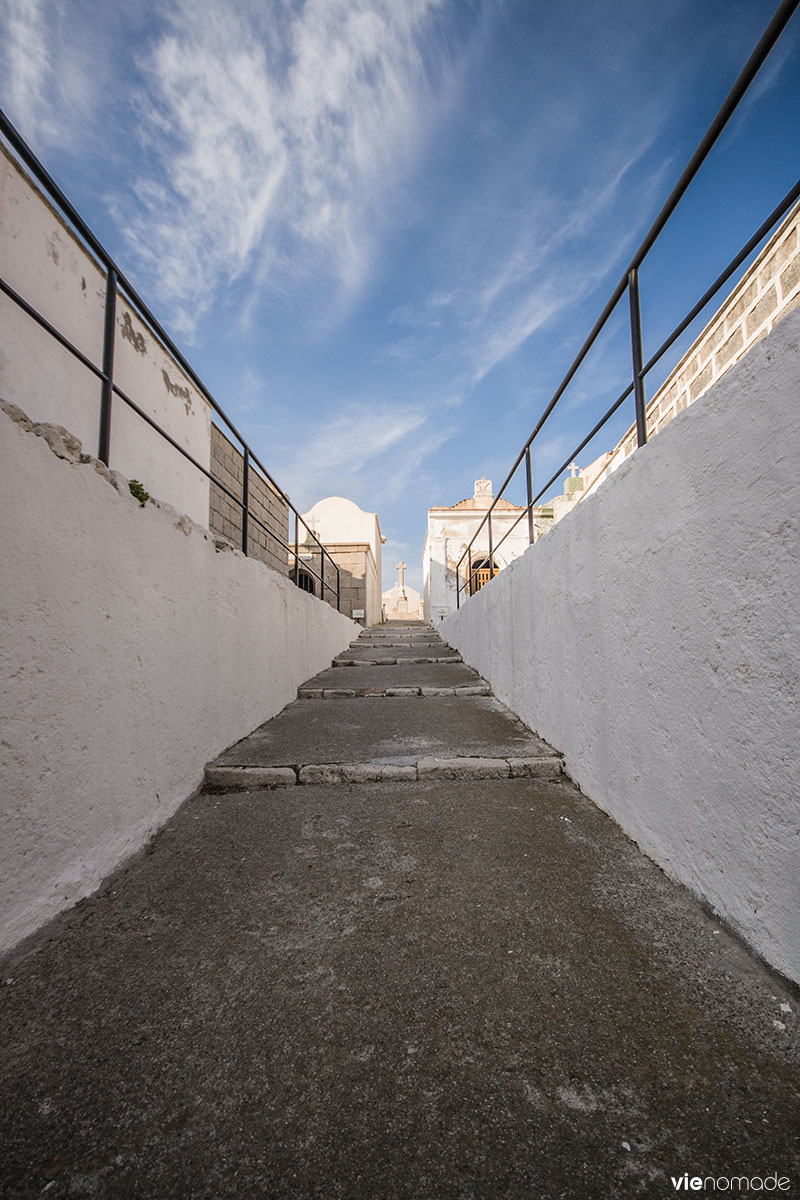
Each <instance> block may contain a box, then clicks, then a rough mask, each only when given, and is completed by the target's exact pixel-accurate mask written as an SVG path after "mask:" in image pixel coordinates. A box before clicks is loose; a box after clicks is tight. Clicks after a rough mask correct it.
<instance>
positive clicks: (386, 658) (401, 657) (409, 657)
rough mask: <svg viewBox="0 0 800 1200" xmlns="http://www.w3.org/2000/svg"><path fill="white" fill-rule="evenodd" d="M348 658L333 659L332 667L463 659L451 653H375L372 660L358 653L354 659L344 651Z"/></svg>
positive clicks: (456, 660) (388, 665)
mask: <svg viewBox="0 0 800 1200" xmlns="http://www.w3.org/2000/svg"><path fill="white" fill-rule="evenodd" d="M345 654H346V655H347V656H348V657H344V658H335V659H334V660H333V665H334V667H369V666H375V667H391V666H393V665H394V664H395V663H398V664H401V663H460V662H463V661H464V660H463V658H462V657H461V655H460V654H456V653H455V652H453V653H452V654H417V653H416V651H415V652H414V653H413V654H400V653H395V654H394V655H393V656H392V655H389V654H386V655H384V654H379V653H377V652H376V656H375V657H374V658H367V657H366V655H365V654H364V653H360V654H359V656H358V657H357V658H356V657H355V656H353V655H352V652H351V651H349V650H348V651H345Z"/></svg>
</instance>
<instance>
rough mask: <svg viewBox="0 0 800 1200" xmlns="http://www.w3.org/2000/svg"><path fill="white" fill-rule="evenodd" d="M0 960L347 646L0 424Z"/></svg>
mask: <svg viewBox="0 0 800 1200" xmlns="http://www.w3.org/2000/svg"><path fill="white" fill-rule="evenodd" d="M0 504H1V505H2V512H3V521H2V523H0V547H2V550H1V551H0V553H1V554H2V563H3V571H2V584H1V585H0V588H1V590H2V603H0V679H2V687H1V689H0V726H1V727H2V738H1V739H0V797H2V832H1V833H0V911H1V912H2V924H1V926H0V949H5V948H8V947H9V946H11V945H13V944H14V943H15V942H16V941H17V940H19V939H20V938H22V937H23V936H25V935H26V934H28V933H30V932H31V931H33V930H34V929H35V928H37V927H38V926H39V925H40V924H41V923H42V922H43V921H45V920H46V919H47V918H49V917H51V916H52V915H54V914H55V913H57V912H58V911H59V910H60V909H62V908H64V907H66V906H67V905H69V904H71V903H73V902H75V901H76V900H78V899H79V898H80V897H81V896H84V895H87V894H88V893H89V892H91V891H92V890H93V889H94V888H95V887H96V886H97V884H98V883H99V882H100V880H101V879H102V878H103V877H104V876H105V875H107V874H108V873H109V872H110V871H111V870H112V869H113V868H114V867H115V866H116V865H117V864H118V863H119V862H120V861H121V860H123V859H124V858H125V857H126V856H127V855H129V854H131V853H132V852H133V851H135V850H136V849H138V848H139V847H140V846H142V845H143V843H144V842H145V841H146V840H147V838H148V836H149V835H150V834H151V833H152V832H153V831H154V830H155V829H157V828H158V827H159V826H160V825H162V824H163V823H164V821H165V820H167V818H168V817H169V816H170V814H171V813H172V812H173V811H174V810H175V809H176V807H177V806H178V805H179V804H180V803H181V801H182V800H184V799H185V798H186V796H188V795H189V794H190V793H191V792H192V791H193V790H194V788H195V787H196V786H197V785H198V784H199V783H200V782H201V779H202V773H203V766H204V764H205V762H206V761H208V760H209V759H211V758H213V757H214V756H216V755H217V754H218V753H219V752H220V751H221V750H222V749H224V748H225V747H226V746H228V745H229V744H230V743H232V742H234V741H236V740H237V739H238V738H239V737H242V736H244V735H245V734H246V733H248V732H249V731H250V730H251V729H253V728H254V727H255V726H256V725H258V724H259V723H260V722H262V721H264V720H266V719H268V718H269V717H270V716H273V715H274V714H275V713H277V712H278V711H279V710H280V709H281V708H282V707H283V706H284V705H285V704H286V703H287V702H289V701H290V700H292V699H293V698H294V696H295V693H296V688H297V685H298V684H299V683H300V682H302V681H303V680H305V679H307V678H309V677H310V676H311V675H314V674H315V673H316V672H318V671H319V670H321V669H323V668H324V667H326V666H328V665H329V664H330V662H331V659H332V658H333V657H334V655H335V654H337V653H338V652H339V651H340V650H342V649H343V648H344V647H345V646H347V645H348V644H349V643H350V642H351V641H352V639H353V638H354V637H355V636H356V634H357V633H358V630H359V626H357V625H356V624H355V623H354V622H352V621H350V620H349V619H347V618H346V617H343V616H342V615H340V614H339V613H337V612H336V611H335V610H334V609H333V608H331V606H330V605H328V604H324V603H322V602H321V601H320V600H317V599H315V598H314V597H312V596H308V595H306V594H305V593H304V592H302V591H300V590H299V589H298V588H296V587H295V586H294V584H292V583H291V582H290V581H289V580H288V579H284V578H283V577H281V576H279V575H277V574H276V573H275V572H274V571H272V570H270V569H269V568H268V567H266V566H264V565H263V564H261V563H259V562H256V561H255V560H253V559H245V558H244V557H243V556H242V555H240V554H238V553H236V552H233V551H230V552H224V553H220V552H218V551H216V550H215V548H214V544H213V541H212V540H211V539H210V537H209V536H208V535H207V534H205V533H204V531H203V530H201V529H199V528H198V527H197V526H193V525H192V524H191V523H190V522H188V521H187V519H186V518H185V517H180V516H179V514H178V513H177V512H175V511H174V510H171V509H169V508H156V507H154V506H153V505H152V504H148V505H147V506H146V507H144V508H141V507H140V506H139V504H138V503H137V502H136V501H135V500H134V499H133V498H132V497H131V496H130V494H120V493H119V492H118V491H117V490H115V488H114V487H112V486H111V484H110V483H108V482H107V481H106V480H105V479H103V478H102V477H101V476H100V475H99V474H98V473H97V472H96V471H95V470H94V468H93V467H92V466H91V464H86V465H78V464H77V463H71V462H68V461H65V460H64V459H61V458H57V457H55V455H54V454H53V453H52V452H51V450H50V449H49V448H48V446H47V444H46V443H45V441H44V439H43V438H41V437H36V436H34V435H33V434H32V433H29V432H27V433H26V432H24V431H23V429H22V428H21V427H20V426H19V425H18V424H16V423H14V422H13V421H12V420H11V419H10V418H9V417H8V416H6V414H5V413H3V412H0Z"/></svg>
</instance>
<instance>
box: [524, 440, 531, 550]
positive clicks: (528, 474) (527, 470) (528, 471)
mask: <svg viewBox="0 0 800 1200" xmlns="http://www.w3.org/2000/svg"><path fill="white" fill-rule="evenodd" d="M525 485H526V487H527V489H528V543H529V545H531V546H532V545H533V472H532V470H531V448H530V446H526V447H525Z"/></svg>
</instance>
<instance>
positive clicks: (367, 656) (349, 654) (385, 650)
mask: <svg viewBox="0 0 800 1200" xmlns="http://www.w3.org/2000/svg"><path fill="white" fill-rule="evenodd" d="M417 659H418V660H419V661H420V662H426V661H430V660H431V659H433V660H434V661H435V660H436V659H445V660H449V659H453V660H454V661H456V662H460V661H461V656H460V654H458V652H457V651H456V650H453V648H452V646H446V645H444V644H443V643H441V644H438V643H436V642H433V643H431V644H428V643H418V642H410V643H409V644H408V645H407V646H400V645H389V646H377V647H376V646H360V645H359V643H358V642H355V643H354V644H353V645H352V646H351V647H350V648H349V650H343V651H342V653H341V654H339V655H337V657H336V658H335V659H334V660H333V661H334V662H335V663H351V662H357V663H365V662H375V663H393V662H398V663H403V662H414V661H415V660H417Z"/></svg>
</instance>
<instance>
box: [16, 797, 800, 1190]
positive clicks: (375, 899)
mask: <svg viewBox="0 0 800 1200" xmlns="http://www.w3.org/2000/svg"><path fill="white" fill-rule="evenodd" d="M3 980H4V981H7V982H6V983H5V986H4V987H3V988H2V992H1V993H0V1004H1V1005H2V1015H1V1016H0V1020H2V1027H3V1031H4V1037H3V1051H2V1054H3V1068H2V1071H0V1112H1V1113H2V1116H1V1117H0V1144H1V1145H2V1155H1V1159H0V1161H1V1163H2V1165H1V1166H0V1193H2V1195H3V1196H8V1197H33V1196H37V1197H38V1196H40V1195H42V1194H44V1195H46V1196H47V1197H48V1198H49V1200H56V1198H58V1197H95V1196H96V1197H109V1198H114V1200H116V1198H124V1200H129V1198H131V1197H135V1198H138V1197H142V1198H150V1197H179V1198H182V1197H187V1198H188V1197H191V1198H193V1200H195V1198H202V1197H209V1198H211V1197H213V1198H215V1200H216V1198H218V1197H250V1196H253V1197H273V1198H278V1197H281V1198H283V1197H286V1198H287V1200H306V1198H312V1197H313V1198H315V1200H334V1198H339V1200H401V1198H402V1200H426V1198H428V1197H437V1198H439V1197H441V1198H446V1200H449V1198H453V1200H456V1198H458V1200H466V1198H471V1200H484V1198H494V1197H497V1198H500V1197H502V1198H514V1200H517V1198H525V1200H557V1198H564V1200H594V1198H595V1197H596V1198H598V1200H600V1198H601V1197H602V1198H604V1200H605V1198H614V1197H647V1198H650V1197H667V1196H671V1195H674V1194H675V1192H674V1189H673V1187H672V1185H671V1183H670V1180H669V1177H670V1175H675V1176H678V1175H682V1174H683V1173H684V1172H689V1174H690V1175H691V1174H694V1173H697V1174H700V1175H707V1174H713V1175H715V1176H722V1175H725V1176H729V1175H734V1174H736V1175H741V1174H748V1175H755V1174H760V1175H762V1176H763V1175H766V1174H767V1173H768V1172H770V1173H771V1172H772V1171H777V1172H778V1174H783V1175H784V1176H788V1177H790V1179H791V1181H792V1191H791V1192H789V1193H785V1192H784V1193H782V1194H790V1195H797V1194H798V1193H797V1185H798V1180H799V1179H800V1152H799V1151H798V1133H799V1132H800V1123H799V1122H798V1117H799V1116H800V1069H799V1067H798V1062H799V1061H800V1053H799V1052H798V1043H797V1038H796V1025H797V1016H796V1014H797V993H796V991H795V990H794V989H789V988H786V987H785V986H784V985H782V983H781V982H780V981H779V980H778V979H777V978H776V977H774V976H772V975H770V974H768V973H767V972H766V971H765V970H764V969H763V968H762V967H761V966H760V965H759V964H758V963H757V962H756V961H755V960H753V959H752V958H750V957H749V956H748V955H747V953H746V952H745V951H744V950H743V949H742V947H741V946H740V944H739V943H738V942H736V941H734V940H733V939H732V938H731V937H729V936H728V934H727V933H726V932H725V931H724V930H721V929H720V928H719V926H718V925H717V924H716V922H714V921H713V920H711V919H710V918H709V917H707V916H706V915H705V914H704V913H703V911H702V910H701V909H700V907H699V906H698V905H697V904H696V903H695V902H694V901H693V900H692V899H691V898H690V897H689V895H688V893H686V892H685V891H684V890H683V889H681V888H679V887H677V886H675V885H673V884H672V883H671V882H670V881H669V880H667V878H666V877H665V876H664V875H663V874H662V873H661V872H660V871H659V870H658V868H656V867H655V866H654V865H653V864H652V863H651V862H650V861H649V860H648V859H646V858H644V857H643V856H642V855H641V854H640V853H639V852H638V851H637V849H636V848H635V847H634V846H633V844H632V843H631V842H629V841H628V840H627V839H626V838H625V837H624V836H623V835H622V834H621V832H620V831H619V829H618V827H617V826H615V825H614V824H613V823H612V822H611V821H610V820H609V819H608V818H606V817H605V816H604V815H603V814H601V813H600V812H599V811H598V810H597V809H596V808H595V807H594V806H593V805H592V804H591V803H590V802H589V801H588V800H586V799H585V798H584V797H583V796H582V795H580V793H578V792H577V790H576V789H574V788H573V787H572V786H571V785H570V784H568V783H561V784H545V783H540V782H536V781H525V780H519V781H509V782H494V783H491V784H463V783H450V784H446V783H437V784H427V783H415V784H408V785H402V784H400V785H387V784H383V785H377V786H374V787H371V786H363V785H362V786H357V787H337V788H325V787H308V788H297V789H294V790H293V791H291V793H290V794H288V795H287V793H286V792H285V791H283V792H281V791H274V792H261V793H249V794H240V795H234V796H200V797H198V798H195V799H193V800H190V801H188V802H187V803H186V804H185V805H184V807H183V808H182V809H181V810H180V811H179V813H178V814H177V815H176V816H175V817H173V818H172V820H171V821H170V824H169V826H168V827H167V828H166V829H165V830H164V831H163V832H162V833H161V835H160V836H159V837H158V838H156V840H155V841H154V842H153V843H152V845H151V846H150V847H149V849H148V852H147V853H145V854H142V855H141V856H140V857H139V858H138V859H137V860H135V861H134V862H132V863H131V864H130V866H129V867H128V868H127V869H126V870H125V871H122V872H120V873H119V874H118V875H117V876H116V877H114V878H113V879H111V880H110V881H109V883H108V884H107V886H106V887H104V889H103V890H102V892H101V893H99V894H97V895H95V896H94V897H92V898H91V899H89V900H85V901H82V902H81V904H80V905H79V906H78V908H77V909H75V910H73V911H72V912H71V913H70V914H67V915H66V916H62V917H61V918H59V919H58V920H57V921H56V922H55V923H54V924H53V925H51V926H50V927H49V928H48V929H46V930H45V931H44V932H43V933H42V934H40V935H39V936H38V937H37V938H36V939H34V940H33V941H31V942H29V943H28V944H27V945H26V946H24V947H22V948H21V951H20V953H19V954H18V955H17V956H16V957H15V959H12V960H10V961H6V962H5V963H4V964H3ZM786 1006H788V1007H789V1008H790V1009H791V1012H789V1013H787V1012H786V1011H785V1009H786ZM776 1022H780V1024H781V1025H782V1026H785V1028H784V1029H779V1028H778V1027H777V1025H776ZM740 1194H755V1193H740Z"/></svg>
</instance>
